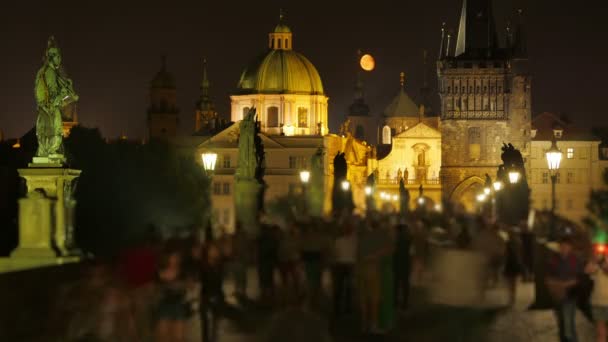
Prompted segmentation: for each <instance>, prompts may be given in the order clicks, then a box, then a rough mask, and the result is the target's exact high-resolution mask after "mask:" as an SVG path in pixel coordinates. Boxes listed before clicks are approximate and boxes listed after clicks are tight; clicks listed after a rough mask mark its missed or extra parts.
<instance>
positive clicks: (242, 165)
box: [236, 108, 257, 179]
mask: <svg viewBox="0 0 608 342" xmlns="http://www.w3.org/2000/svg"><path fill="white" fill-rule="evenodd" d="M255 114H256V110H255V108H251V109H249V112H248V113H247V114H246V115H245V117H244V118H243V120H241V123H240V126H239V160H238V167H237V170H236V176H237V178H240V179H254V178H255V176H256V173H255V172H256V167H257V158H256V148H255V135H256V122H255Z"/></svg>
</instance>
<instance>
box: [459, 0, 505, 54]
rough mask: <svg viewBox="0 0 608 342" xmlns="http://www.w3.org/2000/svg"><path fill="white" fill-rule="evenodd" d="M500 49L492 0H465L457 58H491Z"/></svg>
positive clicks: (461, 15)
mask: <svg viewBox="0 0 608 342" xmlns="http://www.w3.org/2000/svg"><path fill="white" fill-rule="evenodd" d="M497 48H498V37H497V34H496V23H495V22H494V13H493V11H492V0H463V3H462V12H461V14H460V24H459V27H458V38H457V41H456V53H455V56H456V57H460V56H464V57H473V58H484V57H491V56H492V55H493V53H494V51H495V50H496V49H497Z"/></svg>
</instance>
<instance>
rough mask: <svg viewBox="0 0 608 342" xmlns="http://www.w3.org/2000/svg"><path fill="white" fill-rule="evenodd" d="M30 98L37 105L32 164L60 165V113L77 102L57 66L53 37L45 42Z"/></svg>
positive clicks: (66, 78)
mask: <svg viewBox="0 0 608 342" xmlns="http://www.w3.org/2000/svg"><path fill="white" fill-rule="evenodd" d="M34 94H35V97H36V104H37V105H38V116H37V118H36V137H37V138H38V150H37V151H36V158H35V159H34V163H36V162H41V163H49V162H51V163H53V162H59V163H62V162H63V161H64V158H63V125H62V117H63V116H64V115H63V112H64V111H65V108H66V107H67V106H68V105H69V104H72V103H74V102H76V101H78V94H76V92H75V91H74V87H73V85H72V80H71V79H69V78H68V77H67V75H66V73H65V71H64V69H63V66H62V65H61V50H60V49H59V47H58V46H57V43H56V42H55V38H54V37H53V36H51V37H50V38H49V40H48V43H47V48H46V52H45V55H44V59H43V64H42V67H41V68H40V69H39V70H38V73H37V74H36V81H35V86H34Z"/></svg>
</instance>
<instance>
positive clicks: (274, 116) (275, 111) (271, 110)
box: [266, 106, 279, 127]
mask: <svg viewBox="0 0 608 342" xmlns="http://www.w3.org/2000/svg"><path fill="white" fill-rule="evenodd" d="M266 126H267V127H279V107H276V106H272V107H268V109H267V110H266Z"/></svg>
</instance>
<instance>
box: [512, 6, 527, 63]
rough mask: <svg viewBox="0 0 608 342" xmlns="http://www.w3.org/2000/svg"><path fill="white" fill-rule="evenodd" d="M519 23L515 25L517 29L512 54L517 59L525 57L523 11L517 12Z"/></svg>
mask: <svg viewBox="0 0 608 342" xmlns="http://www.w3.org/2000/svg"><path fill="white" fill-rule="evenodd" d="M517 14H518V18H519V22H518V23H517V29H516V30H515V39H514V41H513V53H514V55H515V56H517V57H526V55H527V52H528V51H527V48H526V36H525V33H524V10H523V9H521V8H520V9H519V10H517Z"/></svg>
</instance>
